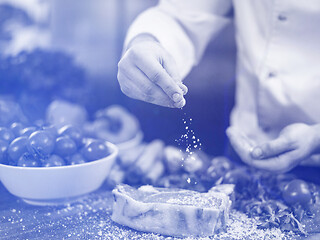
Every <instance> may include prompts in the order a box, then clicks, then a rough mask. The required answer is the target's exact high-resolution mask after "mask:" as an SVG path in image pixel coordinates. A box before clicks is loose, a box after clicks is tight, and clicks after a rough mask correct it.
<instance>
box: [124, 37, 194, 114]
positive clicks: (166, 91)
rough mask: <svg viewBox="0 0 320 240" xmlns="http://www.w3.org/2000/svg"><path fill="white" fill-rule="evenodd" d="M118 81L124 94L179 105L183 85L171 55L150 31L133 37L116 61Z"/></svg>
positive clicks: (173, 105) (184, 90)
mask: <svg viewBox="0 0 320 240" xmlns="http://www.w3.org/2000/svg"><path fill="white" fill-rule="evenodd" d="M118 81H119V84H120V87H121V90H122V92H123V93H124V94H126V95H127V96H128V97H131V98H134V99H138V100H143V101H146V102H149V103H153V104H157V105H160V106H165V107H172V108H181V107H183V106H184V105H185V103H186V101H185V99H184V95H185V94H186V93H187V91H188V89H187V87H186V86H185V85H184V84H182V82H181V78H180V77H179V73H178V70H177V66H176V63H175V61H174V59H173V58H172V56H171V55H170V54H169V53H168V52H167V51H166V50H165V49H164V48H163V47H162V46H161V45H160V44H159V43H158V42H157V41H156V39H155V38H153V37H152V36H151V35H147V34H142V35H139V36H137V37H136V38H134V39H133V40H132V41H131V43H130V44H129V46H128V48H127V50H126V52H125V54H124V55H123V57H122V59H121V60H120V62H119V63H118Z"/></svg>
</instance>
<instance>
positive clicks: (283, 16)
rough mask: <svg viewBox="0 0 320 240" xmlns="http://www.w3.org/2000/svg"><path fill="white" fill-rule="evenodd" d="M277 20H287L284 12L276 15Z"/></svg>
mask: <svg viewBox="0 0 320 240" xmlns="http://www.w3.org/2000/svg"><path fill="white" fill-rule="evenodd" d="M278 20H279V21H282V22H284V21H286V20H287V16H286V15H284V14H279V15H278Z"/></svg>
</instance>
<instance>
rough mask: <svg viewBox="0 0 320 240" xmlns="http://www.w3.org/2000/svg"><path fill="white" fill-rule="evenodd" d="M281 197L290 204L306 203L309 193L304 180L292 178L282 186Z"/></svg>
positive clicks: (309, 197) (308, 200)
mask: <svg viewBox="0 0 320 240" xmlns="http://www.w3.org/2000/svg"><path fill="white" fill-rule="evenodd" d="M282 197H283V199H284V200H285V201H286V202H287V203H288V204H290V205H294V204H296V203H299V204H301V205H306V204H307V203H309V202H310V200H311V193H310V190H309V187H308V184H307V183H306V182H305V181H303V180H300V179H294V180H292V181H291V182H289V183H288V184H287V185H286V186H285V187H284V189H283V192H282Z"/></svg>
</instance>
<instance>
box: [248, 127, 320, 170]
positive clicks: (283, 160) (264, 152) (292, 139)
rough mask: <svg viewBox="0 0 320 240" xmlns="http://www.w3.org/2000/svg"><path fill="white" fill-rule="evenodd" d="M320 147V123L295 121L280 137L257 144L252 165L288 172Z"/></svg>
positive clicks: (253, 152)
mask: <svg viewBox="0 0 320 240" xmlns="http://www.w3.org/2000/svg"><path fill="white" fill-rule="evenodd" d="M319 149H320V125H306V124H303V123H295V124H292V125H289V126H287V127H285V128H284V129H283V130H282V131H281V132H280V134H279V137H278V138H276V139H274V140H271V141H269V142H267V143H264V144H260V145H257V146H255V147H254V148H253V150H252V152H251V157H252V161H251V164H250V165H252V166H254V167H256V168H260V169H265V170H269V171H274V172H287V171H289V170H291V169H292V168H294V167H295V166H297V165H298V164H299V163H300V162H301V161H302V160H305V159H307V158H309V157H310V156H311V155H312V154H314V153H318V152H319Z"/></svg>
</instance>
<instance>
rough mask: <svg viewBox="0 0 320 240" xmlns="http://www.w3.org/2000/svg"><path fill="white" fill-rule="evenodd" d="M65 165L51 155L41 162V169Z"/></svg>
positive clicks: (56, 156)
mask: <svg viewBox="0 0 320 240" xmlns="http://www.w3.org/2000/svg"><path fill="white" fill-rule="evenodd" d="M64 165H66V163H65V161H64V160H63V159H62V158H61V157H59V156H58V155H55V154H53V155H51V156H50V157H48V158H47V159H45V160H44V162H43V165H42V166H43V167H60V166H64Z"/></svg>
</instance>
